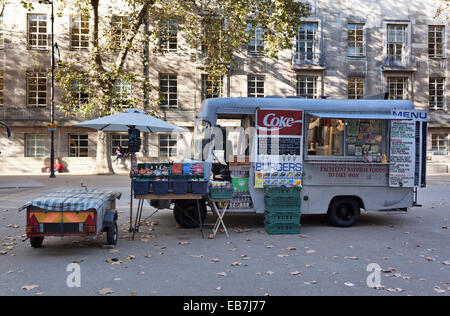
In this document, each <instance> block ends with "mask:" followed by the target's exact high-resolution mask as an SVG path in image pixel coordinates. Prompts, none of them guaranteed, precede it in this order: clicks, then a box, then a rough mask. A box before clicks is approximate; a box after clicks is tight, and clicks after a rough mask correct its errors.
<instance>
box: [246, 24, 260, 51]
mask: <svg viewBox="0 0 450 316" xmlns="http://www.w3.org/2000/svg"><path fill="white" fill-rule="evenodd" d="M247 32H248V33H249V35H250V42H249V43H248V48H247V51H248V53H249V54H250V55H262V54H264V30H263V29H262V28H261V25H259V24H258V25H255V26H252V25H251V24H249V25H248V26H247Z"/></svg>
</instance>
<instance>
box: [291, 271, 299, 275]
mask: <svg viewBox="0 0 450 316" xmlns="http://www.w3.org/2000/svg"><path fill="white" fill-rule="evenodd" d="M290 273H291V275H299V274H301V272H300V271H294V272H290Z"/></svg>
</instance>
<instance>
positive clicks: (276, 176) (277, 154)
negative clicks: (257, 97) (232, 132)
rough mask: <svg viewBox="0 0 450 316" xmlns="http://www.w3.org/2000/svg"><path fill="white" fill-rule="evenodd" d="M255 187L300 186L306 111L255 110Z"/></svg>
mask: <svg viewBox="0 0 450 316" xmlns="http://www.w3.org/2000/svg"><path fill="white" fill-rule="evenodd" d="M256 130H257V137H256V139H257V144H256V145H257V148H258V150H257V157H256V162H255V188H264V187H265V186H284V185H287V186H288V185H292V186H301V184H302V172H303V161H302V143H303V142H302V134H303V111H298V110H278V109H274V110H267V109H264V110H258V111H257V112H256Z"/></svg>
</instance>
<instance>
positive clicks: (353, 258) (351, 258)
mask: <svg viewBox="0 0 450 316" xmlns="http://www.w3.org/2000/svg"><path fill="white" fill-rule="evenodd" d="M344 258H345V259H349V260H359V258H358V257H348V256H346V257H344Z"/></svg>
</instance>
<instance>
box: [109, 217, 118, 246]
mask: <svg viewBox="0 0 450 316" xmlns="http://www.w3.org/2000/svg"><path fill="white" fill-rule="evenodd" d="M118 234H119V229H118V227H117V222H116V221H114V224H113V225H112V226H110V227H107V228H106V243H107V244H108V245H110V246H115V245H116V244H117V238H118Z"/></svg>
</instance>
